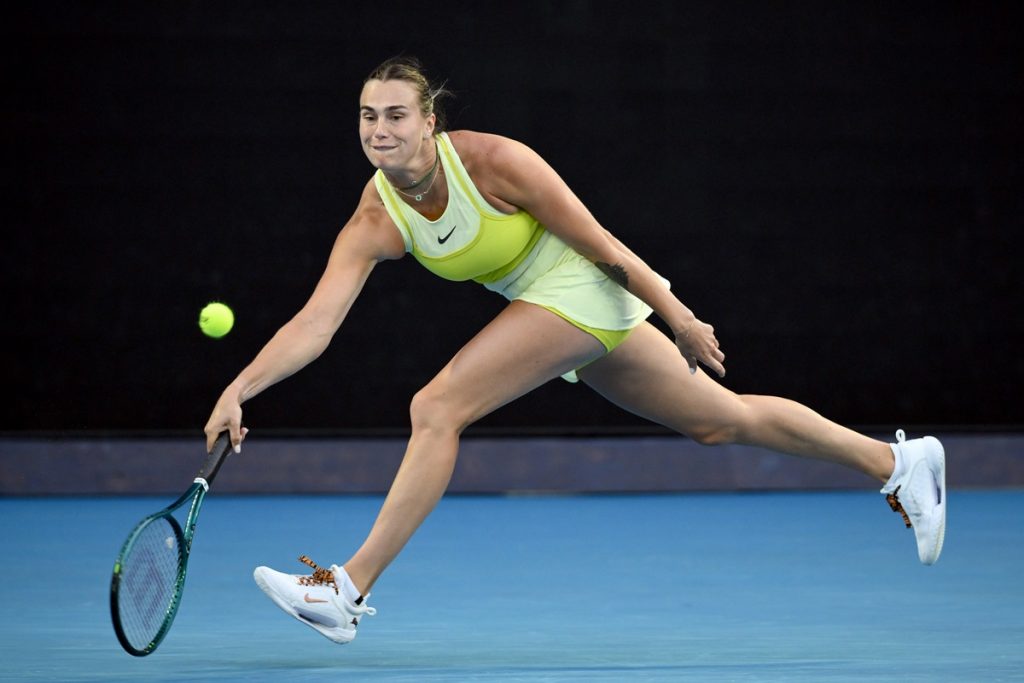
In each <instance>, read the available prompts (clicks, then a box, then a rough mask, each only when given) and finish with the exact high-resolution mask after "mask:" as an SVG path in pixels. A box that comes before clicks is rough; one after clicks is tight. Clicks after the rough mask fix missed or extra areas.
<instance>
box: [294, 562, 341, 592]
mask: <svg viewBox="0 0 1024 683" xmlns="http://www.w3.org/2000/svg"><path fill="white" fill-rule="evenodd" d="M299 562H301V563H302V564H304V565H307V566H309V567H311V568H312V569H313V573H312V574H311V575H310V576H300V577H299V583H300V584H301V585H303V586H330V587H331V588H334V594H335V595H337V594H338V582H337V581H335V579H334V572H332V571H331V570H330V569H324V568H323V567H321V566H320V565H318V564H317V563H316V562H314V561H313V560H311V559H309V556H308V555H299Z"/></svg>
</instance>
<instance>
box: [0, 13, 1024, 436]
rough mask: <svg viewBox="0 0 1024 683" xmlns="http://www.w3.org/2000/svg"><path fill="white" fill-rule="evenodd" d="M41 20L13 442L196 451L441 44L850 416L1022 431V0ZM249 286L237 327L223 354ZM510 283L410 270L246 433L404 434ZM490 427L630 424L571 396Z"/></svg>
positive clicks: (725, 312)
mask: <svg viewBox="0 0 1024 683" xmlns="http://www.w3.org/2000/svg"><path fill="white" fill-rule="evenodd" d="M892 4H893V5H895V6H894V7H888V6H886V5H885V4H884V3H859V2H851V3H840V4H836V3H810V2H806V3H801V2H797V3H789V4H788V5H787V6H786V7H783V8H771V9H769V8H768V7H766V6H765V5H764V4H761V3H746V4H739V5H733V4H723V3H719V2H716V1H712V0H707V1H702V2H686V3H676V2H673V1H670V0H666V1H664V2H653V3H598V2H586V1H583V0H576V1H571V2H551V3H546V2H538V1H532V2H529V1H528V2H516V3H507V4H506V3H494V4H493V5H492V4H490V3H473V4H468V3H467V4H465V5H461V6H460V5H444V4H441V5H437V4H429V3H428V4H423V3H417V4H410V5H403V4H401V3H399V4H395V3H362V4H359V5H352V6H347V5H348V4H347V3H337V4H335V3H315V4H308V3H271V2H262V3H261V2H252V3H242V4H235V3H231V4H230V5H229V4H227V3H215V2H161V3H148V2H146V3H70V2H69V3H54V2H39V3H32V5H31V8H30V9H25V8H22V9H20V10H17V12H16V13H15V15H14V16H12V17H11V18H9V20H8V21H6V22H5V27H4V28H3V38H4V46H5V50H4V52H5V58H4V62H5V65H6V71H7V78H6V80H7V81H8V85H7V87H5V95H4V110H3V116H4V126H3V136H4V157H5V164H4V167H5V173H4V174H3V191H4V200H5V205H6V217H5V219H4V223H5V226H6V230H5V236H6V239H5V242H6V245H5V248H4V249H3V250H2V253H3V278H4V293H5V297H4V302H5V309H6V310H5V315H4V317H5V325H4V337H5V344H4V346H5V351H4V357H5V361H4V364H3V365H4V385H5V389H6V393H7V395H8V398H9V400H10V401H11V402H12V403H13V405H12V406H11V407H10V408H8V409H6V410H5V411H3V413H2V418H0V430H3V431H8V432H17V433H29V432H76V431H101V432H162V431H166V432H175V431H188V432H198V431H199V430H200V429H201V428H202V425H203V423H204V422H205V420H206V417H207V415H208V412H209V410H210V408H211V407H212V405H213V403H214V401H215V399H216V398H217V396H218V394H219V393H220V391H221V389H222V388H223V386H224V385H226V384H227V383H228V382H229V381H230V380H231V379H232V378H233V377H234V376H235V374H236V373H237V372H238V371H239V370H240V369H241V368H242V367H243V366H244V365H245V364H246V363H247V362H248V361H249V360H250V359H251V358H252V356H253V355H255V353H256V352H257V351H258V350H259V348H260V347H261V345H262V344H263V343H264V342H265V341H266V340H267V339H269V337H270V336H271V335H272V334H273V332H274V331H275V330H276V329H277V327H279V326H280V325H281V324H283V323H284V322H285V321H286V320H287V319H288V318H289V317H290V316H291V315H292V314H293V313H294V312H295V311H297V310H298V308H299V307H300V306H301V305H302V303H303V302H304V301H305V299H306V297H307V296H308V295H309V293H310V292H311V290H312V288H313V286H314V285H315V283H316V281H317V279H318V277H319V275H320V272H321V270H322V268H323V266H324V264H325V261H326V258H327V254H328V251H329V249H330V247H331V244H332V242H333V240H334V237H335V235H336V233H337V231H338V229H339V228H340V227H341V226H342V225H343V224H344V222H345V220H346V219H347V217H348V216H349V215H350V213H351V211H352V209H353V208H354V206H355V202H356V199H357V196H358V194H359V191H360V190H361V188H362V186H363V184H364V183H365V182H366V180H367V179H368V178H369V176H370V174H371V173H372V168H371V167H370V166H369V164H368V162H367V161H366V159H365V157H364V156H363V154H362V152H361V150H360V147H359V143H358V138H357V135H356V124H357V119H356V113H357V112H356V106H357V98H358V93H359V89H360V86H361V83H362V80H363V78H364V77H365V75H366V74H367V73H368V72H369V71H370V70H371V69H372V68H373V67H374V66H376V65H377V64H378V63H379V62H380V61H382V60H383V59H385V58H387V57H389V56H391V55H393V54H396V53H399V52H405V53H409V54H415V55H418V56H420V57H421V58H422V59H423V60H424V62H425V63H426V65H427V66H428V69H429V72H430V74H431V75H432V76H434V77H435V78H437V79H442V80H443V79H447V81H448V86H449V87H450V88H451V89H452V90H454V91H455V92H456V94H457V97H456V98H455V99H454V100H451V101H450V102H449V103H448V106H447V109H448V114H449V119H450V127H451V128H453V129H458V128H470V129H478V130H486V131H490V132H495V133H501V134H505V135H509V136H512V137H515V138H518V139H521V140H523V141H525V142H526V143H528V144H529V145H531V146H532V147H534V148H535V149H536V150H538V151H539V152H540V153H541V154H542V155H544V156H545V157H546V158H547V159H548V160H549V161H550V162H551V163H552V165H553V166H554V167H555V168H556V169H557V170H558V171H559V172H560V173H561V174H562V176H563V177H564V178H565V179H566V180H567V181H568V183H569V184H570V186H571V187H572V188H573V189H574V190H575V191H576V192H577V193H578V194H579V195H580V196H581V197H582V198H583V199H584V201H585V202H586V203H587V204H588V205H589V207H590V208H591V210H592V211H593V213H594V214H595V215H596V216H597V217H598V219H599V220H600V221H602V223H603V224H604V225H605V226H606V227H608V228H609V229H610V230H612V231H613V232H614V233H616V234H617V235H618V236H619V237H620V238H621V239H622V240H623V241H624V242H625V243H626V244H628V245H629V246H630V247H631V248H633V250H634V251H636V252H637V253H639V254H640V255H641V256H642V257H644V258H645V259H646V260H647V261H648V262H649V263H650V264H651V265H652V266H653V267H654V268H655V269H656V270H658V271H659V272H660V273H662V274H663V275H665V276H666V277H668V278H670V279H671V280H672V283H673V289H674V291H675V292H676V293H677V294H678V295H679V296H680V298H681V299H682V300H683V302H684V303H686V304H688V305H689V306H690V307H691V308H692V309H693V310H694V311H695V312H696V313H697V314H698V315H699V316H700V317H701V318H703V319H705V320H707V321H709V322H711V323H712V324H714V325H715V327H716V329H717V333H718V336H719V339H720V340H721V342H722V346H723V349H724V350H725V351H726V353H727V354H728V362H727V367H728V369H729V374H728V376H727V378H726V379H725V380H724V383H725V384H726V385H727V386H729V387H730V388H732V389H734V390H736V391H740V392H752V393H771V394H779V395H784V396H788V397H790V398H794V399H797V400H799V401H802V402H805V403H807V404H809V405H811V406H812V407H814V408H816V409H817V410H819V411H820V412H822V413H824V414H825V415H827V416H830V417H832V418H835V419H837V420H839V421H841V422H844V423H847V424H851V425H854V426H861V427H865V426H875V425H878V426H889V425H900V426H906V427H910V426H912V425H941V426H944V427H946V428H952V429H992V428H996V429H1017V428H1019V427H1020V426H1021V425H1022V424H1024V419H1022V417H1024V411H1022V407H1021V405H1022V403H1021V400H1020V396H1019V387H1020V385H1021V380H1022V379H1024V358H1022V354H1021V352H1020V341H1021V331H1022V325H1021V314H1020V311H1019V310H1018V309H1019V307H1020V301H1021V294H1022V289H1024V288H1022V285H1021V278H1020V274H1019V273H1020V269H1019V268H1018V267H1017V265H1018V261H1019V260H1020V248H1019V247H1018V240H1017V239H1016V237H1017V233H1019V231H1020V229H1021V227H1022V216H1024V211H1022V209H1024V207H1022V199H1021V198H1022V196H1024V194H1022V182H1021V180H1022V177H1021V176H1022V170H1021V152H1022V144H1021V142H1022V134H1021V128H1022V121H1024V106H1022V102H1024V98H1022V89H1024V88H1022V83H1024V70H1022V59H1021V55H1022V48H1021V44H1022V38H1024V32H1022V31H1021V23H1020V21H1019V18H1018V17H1017V16H1016V13H1015V12H1014V11H1013V10H1010V9H1003V8H1005V7H1009V6H1011V5H1012V3H985V2H982V3H963V4H959V5H951V4H943V3H937V4H935V3H932V4H917V3H914V4H913V5H914V6H912V7H908V6H905V5H904V4H903V3H892ZM214 299H217V300H223V301H225V302H227V303H229V304H230V305H231V306H232V307H233V308H234V310H235V312H236V315H237V324H236V327H235V329H234V331H232V332H231V334H229V335H228V336H227V337H225V338H224V339H221V340H211V339H208V338H206V337H204V336H202V335H201V334H200V332H199V330H198V328H197V326H196V320H197V317H198V313H199V309H200V308H201V307H202V306H203V305H204V304H205V303H206V302H207V301H210V300H214ZM501 306H502V300H501V299H500V298H499V297H497V296H496V295H494V294H491V293H489V292H487V291H486V290H484V289H483V288H482V287H480V286H478V285H474V284H472V283H450V282H445V281H442V280H439V279H437V278H435V277H434V276H432V275H430V274H429V273H428V272H426V271H425V270H423V269H422V268H421V267H420V266H418V264H416V263H415V262H414V261H413V260H412V259H411V258H410V259H404V260H402V261H399V262H396V263H388V264H384V265H382V266H381V267H379V268H378V269H376V270H375V272H374V274H373V276H372V277H371V279H370V282H369V283H368V285H367V287H366V289H365V290H364V293H363V295H362V297H361V298H360V300H359V301H358V302H357V304H356V306H355V308H354V310H353V311H352V313H351V315H350V317H349V319H348V321H347V322H346V324H345V325H344V326H343V327H342V330H341V332H340V333H339V335H338V337H336V339H335V341H334V343H333V345H332V346H331V348H330V349H329V350H328V351H327V353H325V354H324V356H323V357H321V358H320V359H319V360H317V361H316V362H315V363H314V364H313V365H312V366H310V367H309V368H307V369H306V370H305V371H303V372H302V373H301V374H300V375H298V376H296V377H293V378H291V379H289V380H287V381H286V382H284V383H283V384H281V385H278V386H276V387H274V388H273V389H271V390H270V391H269V392H267V393H264V394H263V395H261V396H260V397H258V398H256V399H254V400H253V401H251V402H250V403H249V404H247V408H246V419H247V422H248V423H249V424H250V426H252V427H254V428H257V429H260V430H262V431H267V430H282V431H287V430H295V431H309V432H321V431H322V432H330V433H394V432H400V431H402V430H404V429H405V426H406V423H407V404H408V399H409V398H410V397H411V395H412V394H413V392H414V391H415V390H416V389H417V388H418V387H419V386H421V385H422V384H423V383H424V382H426V381H428V380H429V379H430V377H432V375H433V374H434V373H435V372H436V371H437V370H438V369H439V368H440V367H441V366H442V365H443V364H444V362H445V361H446V360H447V359H448V358H449V357H450V356H451V354H452V353H454V352H455V351H456V349H458V347H459V346H460V345H461V344H462V343H463V342H464V341H465V340H466V339H468V338H469V336H471V335H472V334H473V333H474V331H476V330H477V329H478V328H480V327H481V326H482V325H483V324H485V323H486V322H487V321H488V320H489V319H490V318H491V317H492V316H493V315H494V314H495V313H496V312H497V311H499V310H500V308H501ZM476 429H478V430H480V431H481V432H485V431H488V430H489V431H491V432H508V433H536V432H555V433H586V432H600V433H608V432H613V433H614V432H622V433H626V432H635V431H638V430H643V429H645V425H644V423H642V422H640V421H639V420H636V419H634V418H632V417H630V416H628V415H625V414H624V413H622V412H621V411H619V410H618V409H616V408H613V407H611V406H609V405H606V404H605V403H603V402H602V401H601V400H600V399H598V398H597V397H596V396H594V395H593V394H591V392H589V390H588V389H586V388H585V387H583V386H582V385H577V386H570V385H568V384H566V383H564V382H561V381H556V382H552V383H551V384H550V385H549V386H546V387H543V388H542V389H540V390H539V391H538V392H536V393H535V394H534V395H533V397H532V399H527V400H521V401H519V402H517V403H514V404H512V405H510V406H508V407H506V408H504V409H502V410H500V411H499V412H497V413H496V414H494V415H492V416H490V417H488V418H487V419H486V420H484V421H483V422H482V423H481V425H480V426H478V427H477V428H476Z"/></svg>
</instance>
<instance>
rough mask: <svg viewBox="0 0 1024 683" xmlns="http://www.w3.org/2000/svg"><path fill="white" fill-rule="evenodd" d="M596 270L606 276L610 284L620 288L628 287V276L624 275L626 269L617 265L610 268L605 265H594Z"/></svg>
mask: <svg viewBox="0 0 1024 683" xmlns="http://www.w3.org/2000/svg"><path fill="white" fill-rule="evenodd" d="M594 265H595V266H597V269H598V270H600V271H601V272H602V273H604V274H605V275H607V276H608V277H609V279H611V281H612V282H615V283H616V284H618V285H619V286H620V287H623V288H625V287H629V275H627V274H626V269H625V268H623V267H622V266H621V265H619V264H615V265H614V266H610V265H608V264H607V263H600V262H598V263H595V264H594Z"/></svg>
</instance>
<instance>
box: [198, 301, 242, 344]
mask: <svg viewBox="0 0 1024 683" xmlns="http://www.w3.org/2000/svg"><path fill="white" fill-rule="evenodd" d="M234 324H235V314H234V313H233V312H232V311H231V309H230V308H228V307H227V306H226V305H225V304H222V303H220V302H219V301H214V302H211V303H209V304H207V305H206V306H204V307H203V310H202V311H200V312H199V329H201V330H202V331H203V334H205V335H206V336H207V337H214V338H219V337H223V336H224V335H225V334H227V333H228V332H230V331H231V327H232V326H233V325H234Z"/></svg>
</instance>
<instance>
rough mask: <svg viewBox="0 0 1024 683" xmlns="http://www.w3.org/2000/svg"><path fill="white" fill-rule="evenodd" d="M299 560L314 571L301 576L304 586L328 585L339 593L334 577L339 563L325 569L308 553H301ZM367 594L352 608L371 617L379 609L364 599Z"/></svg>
mask: <svg viewBox="0 0 1024 683" xmlns="http://www.w3.org/2000/svg"><path fill="white" fill-rule="evenodd" d="M299 562H301V563H302V564H304V565H307V566H309V567H311V568H312V569H313V573H312V574H311V575H309V576H300V577H299V584H300V585H303V586H328V587H330V588H333V589H334V594H335V595H338V582H337V580H335V578H334V569H335V568H336V567H337V565H331V568H330V569H324V568H323V567H321V566H320V565H318V564H317V563H316V562H314V561H313V560H311V559H309V556H308V555H299ZM365 597H366V596H365V595H363V596H360V597H359V600H358V601H357V602H356V603H355V604H353V605H351V610H352V611H353V612H355V613H356V614H358V615H360V616H362V615H364V614H368V615H370V616H371V617H372V616H373V615H375V614H376V613H377V610H376V609H375V608H373V607H370V606H369V605H367V604H366V601H365V600H364V598H365ZM356 624H358V621H357V620H356V619H353V620H352V625H353V626H355V625H356Z"/></svg>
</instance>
